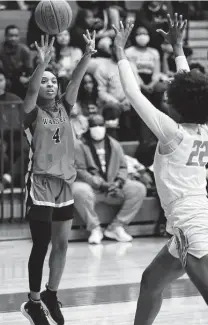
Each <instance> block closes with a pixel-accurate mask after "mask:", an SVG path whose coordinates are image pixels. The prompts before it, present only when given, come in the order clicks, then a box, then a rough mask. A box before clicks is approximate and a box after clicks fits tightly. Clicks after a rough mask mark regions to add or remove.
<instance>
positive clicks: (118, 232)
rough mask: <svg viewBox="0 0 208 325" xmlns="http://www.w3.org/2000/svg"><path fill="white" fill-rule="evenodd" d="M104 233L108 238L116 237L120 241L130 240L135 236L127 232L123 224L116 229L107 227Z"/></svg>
mask: <svg viewBox="0 0 208 325" xmlns="http://www.w3.org/2000/svg"><path fill="white" fill-rule="evenodd" d="M104 235H105V236H106V237H108V238H111V239H115V240H117V241H120V242H130V241H132V240H133V238H132V237H131V236H130V235H129V234H127V232H126V231H125V229H124V228H123V227H121V226H118V227H115V228H114V229H111V228H107V229H106V230H105V232H104Z"/></svg>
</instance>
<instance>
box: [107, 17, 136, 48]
mask: <svg viewBox="0 0 208 325" xmlns="http://www.w3.org/2000/svg"><path fill="white" fill-rule="evenodd" d="M112 27H113V29H114V30H115V32H116V36H115V39H114V46H115V47H117V48H122V49H124V48H125V45H126V42H127V40H128V37H129V35H130V34H131V31H132V29H133V27H134V24H133V23H132V22H131V21H128V22H127V23H126V28H124V26H123V23H122V21H120V29H118V28H116V26H115V25H112Z"/></svg>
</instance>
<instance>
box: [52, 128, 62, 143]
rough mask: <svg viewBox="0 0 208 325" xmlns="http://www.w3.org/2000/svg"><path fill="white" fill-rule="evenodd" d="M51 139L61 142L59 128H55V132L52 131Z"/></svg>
mask: <svg viewBox="0 0 208 325" xmlns="http://www.w3.org/2000/svg"><path fill="white" fill-rule="evenodd" d="M52 139H53V140H54V141H55V143H60V142H61V139H60V129H59V128H57V129H56V132H55V133H54V135H53V138H52Z"/></svg>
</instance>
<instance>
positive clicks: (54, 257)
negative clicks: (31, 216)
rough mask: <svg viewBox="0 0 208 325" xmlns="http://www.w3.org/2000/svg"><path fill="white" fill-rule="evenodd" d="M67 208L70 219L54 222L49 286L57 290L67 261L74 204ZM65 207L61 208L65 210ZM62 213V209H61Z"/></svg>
mask: <svg viewBox="0 0 208 325" xmlns="http://www.w3.org/2000/svg"><path fill="white" fill-rule="evenodd" d="M66 208H67V214H68V215H67V217H70V216H71V219H70V220H66V221H54V222H53V224H52V249H51V254H50V258H49V268H50V275H49V282H48V288H49V289H51V290H53V291H57V290H58V287H59V283H60V281H61V277H62V274H63V271H64V267H65V262H66V253H67V248H68V240H69V233H70V229H71V225H72V216H73V205H71V206H70V207H66ZM63 209H65V208H61V210H62V211H63ZM60 213H61V211H60Z"/></svg>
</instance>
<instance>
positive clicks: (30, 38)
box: [26, 1, 43, 51]
mask: <svg viewBox="0 0 208 325" xmlns="http://www.w3.org/2000/svg"><path fill="white" fill-rule="evenodd" d="M32 2H34V1H30V3H32ZM38 3H39V1H35V3H34V4H33V6H32V8H31V16H30V19H29V21H28V26H27V35H26V39H27V46H28V47H29V48H30V49H31V50H32V51H36V47H35V42H38V43H40V41H41V35H42V33H43V32H42V31H41V29H40V28H39V27H38V25H37V23H36V20H35V9H36V7H37V5H38Z"/></svg>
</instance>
